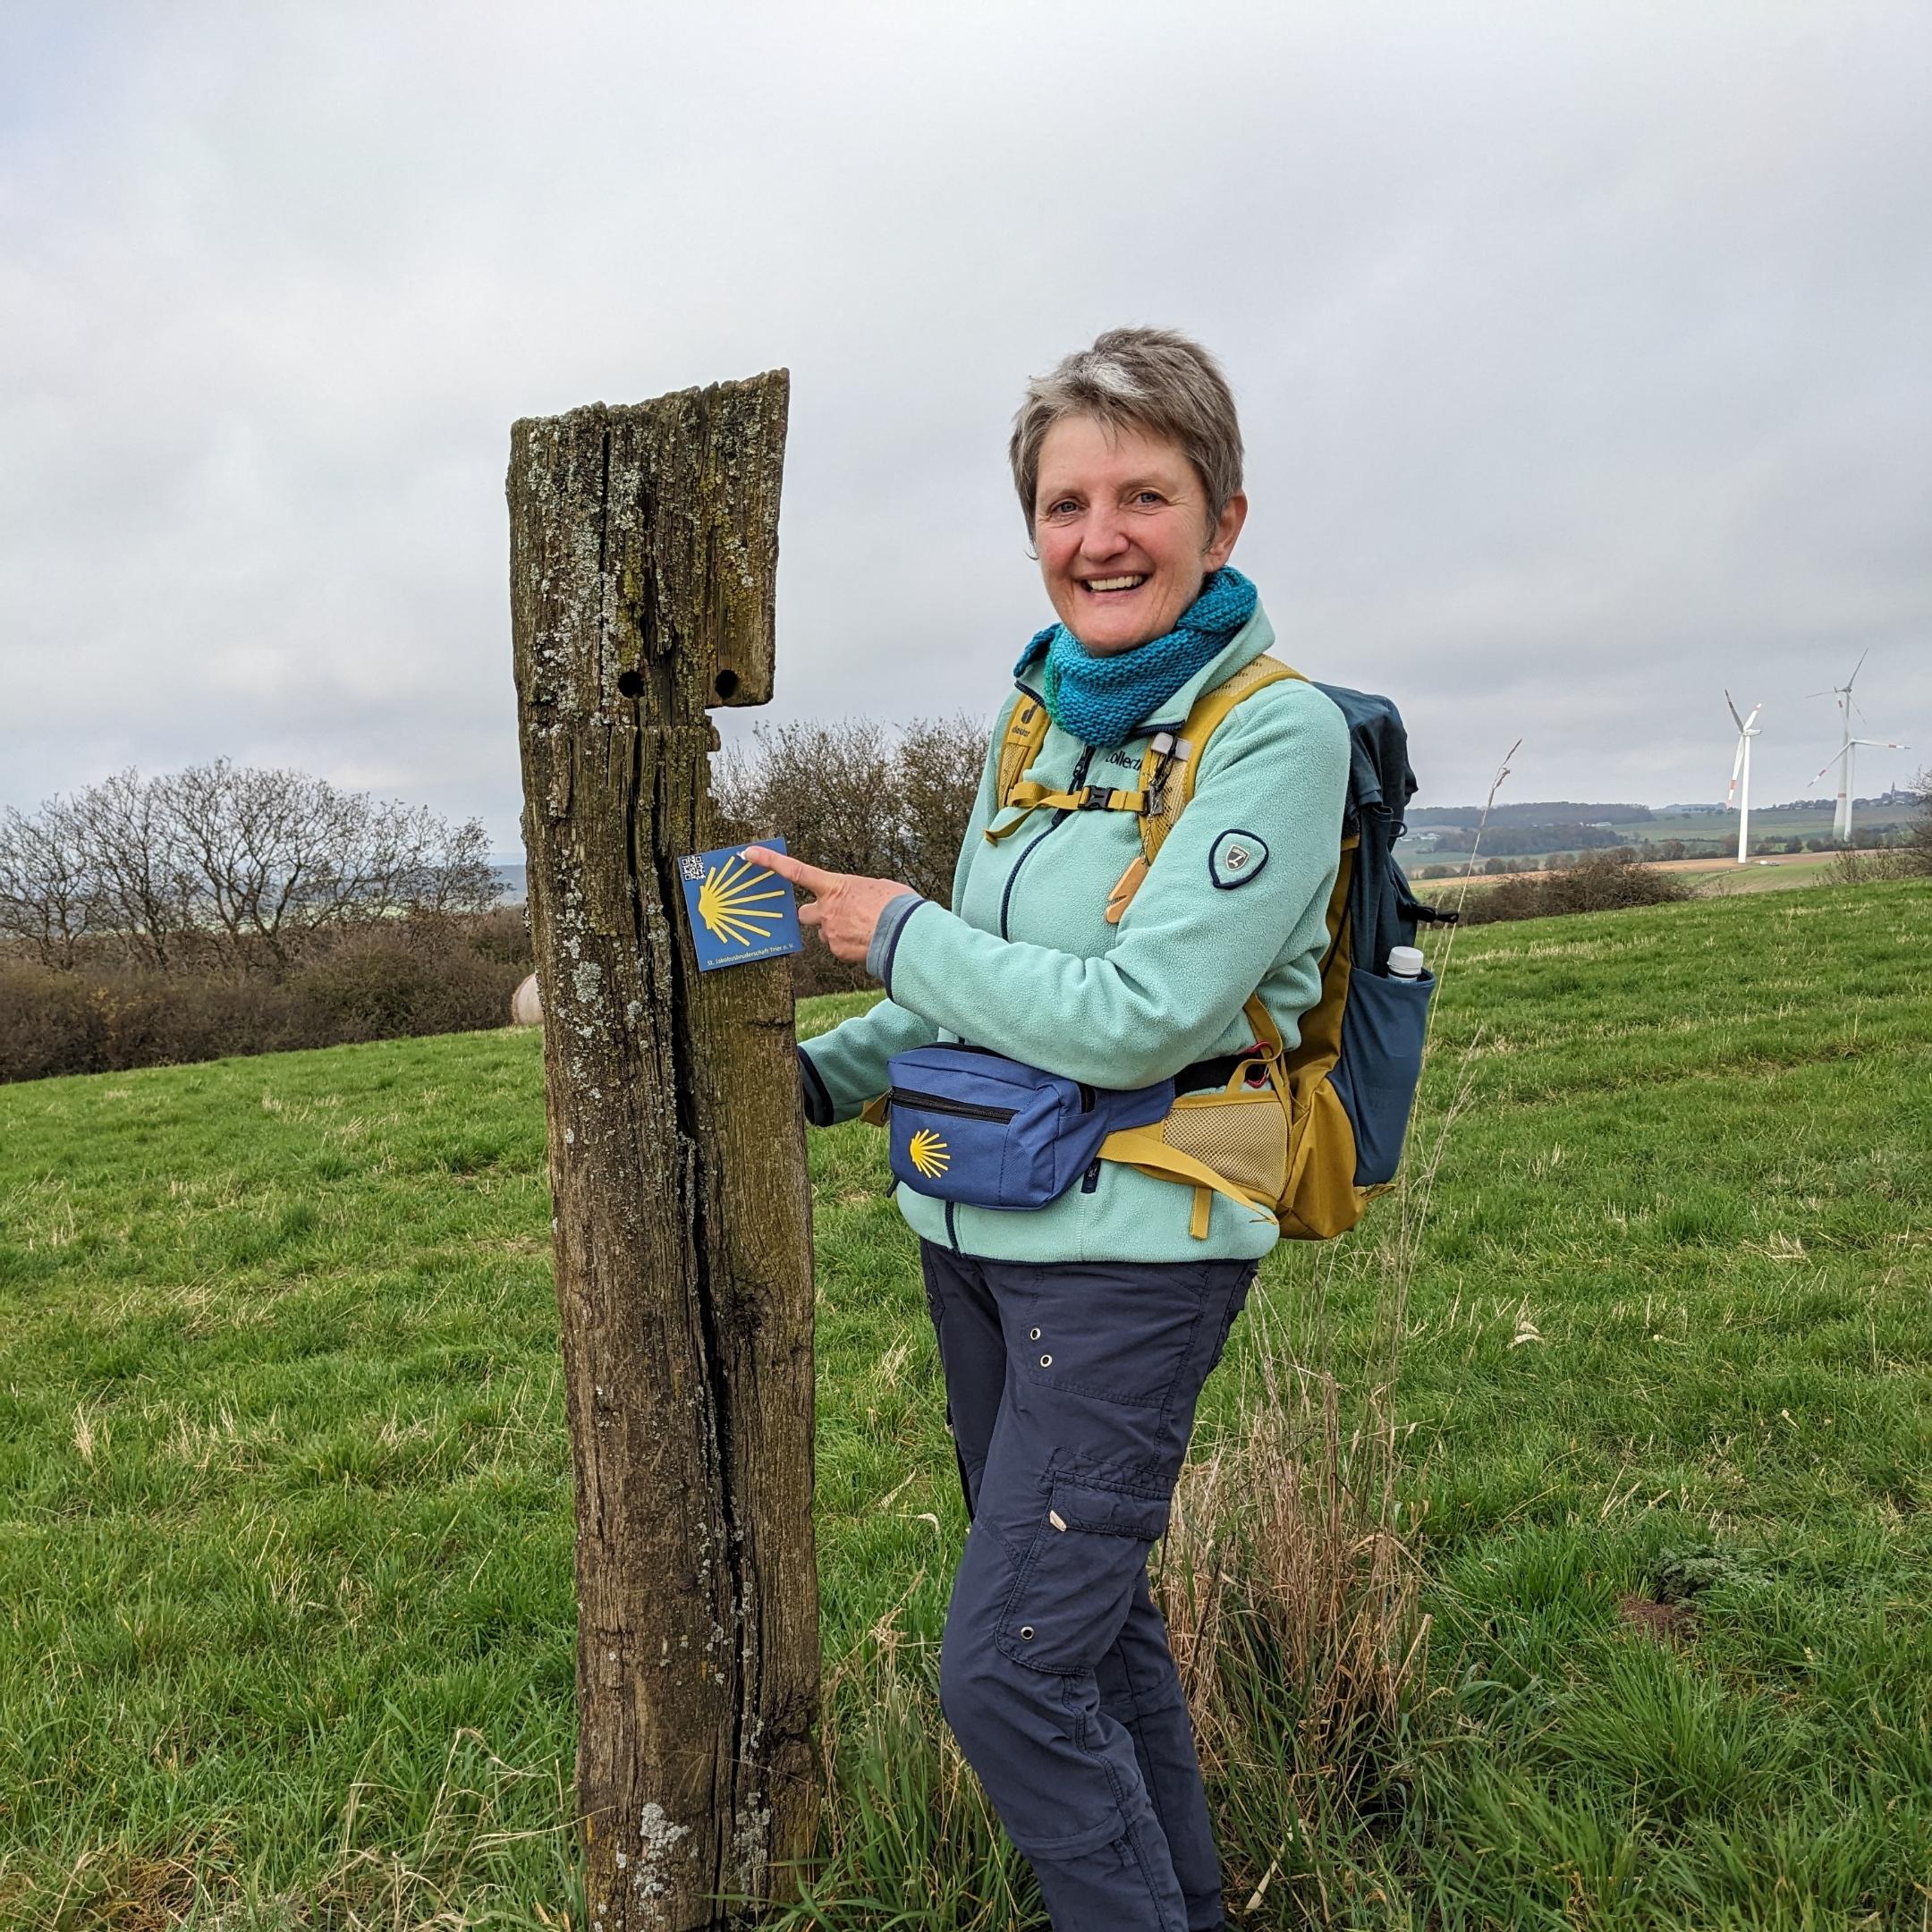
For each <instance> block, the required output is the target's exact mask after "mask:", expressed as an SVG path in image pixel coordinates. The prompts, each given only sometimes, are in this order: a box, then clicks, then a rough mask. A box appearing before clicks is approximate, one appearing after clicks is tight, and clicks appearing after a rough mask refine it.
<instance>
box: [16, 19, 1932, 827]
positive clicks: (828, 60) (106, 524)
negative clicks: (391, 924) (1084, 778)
mask: <svg viewBox="0 0 1932 1932" xmlns="http://www.w3.org/2000/svg"><path fill="white" fill-rule="evenodd" d="M1928 182H1932V7H1928V6H1927V5H1925V4H1922V0H1918V4H1860V0H1828V4H1826V0H1819V4H1779V0H1746V4H1692V5H1686V4H1682V0H1677V4H1669V5H1646V4H1637V0H1614V4H1601V5H1597V4H1560V5H1552V4H1548V0H1538V4H1533V5H1522V6H1504V5H1496V4H1458V5H1448V4H1439V0H1438V4H1428V5H1421V6H1415V7H1404V6H1400V5H1380V6H1377V7H1374V8H1369V7H1365V6H1362V5H1360V4H1354V0H1345V4H1320V5H1315V4H1298V0H1292V4H1279V0H1251V4H1219V5H1216V4H1199V0H1197V4H1189V5H1182V4H1178V0H1167V4H1139V0H1106V4H1085V0H1063V4H1057V5H1055V6H1051V7H1042V6H1039V5H1037V4H1029V5H1012V4H1004V0H990V4H989V0H975V4H973V5H971V6H948V7H944V8H942V7H936V6H929V5H917V4H905V0H899V4H877V5H871V4H797V0H792V4H773V5H750V4H732V0H707V4H703V5H696V4H678V5H649V6H646V5H615V4H611V5H589V4H571V0H559V4H547V5H544V6H532V5H530V4H515V5H509V4H481V0H463V4H426V0H405V4H396V0H388V4H382V5H361V4H349V0H342V4H335V0H330V4H321V0H310V4H289V5H284V6H278V7H273V8H270V7H263V6H260V5H258V4H246V5H242V4H236V5H208V4H195V0H169V4H167V5H166V6H165V7H163V6H155V5H152V4H140V5H127V6H114V5H106V4H92V5H90V4H82V0H6V4H4V6H0V803H11V804H16V805H21V806H30V805H32V804H34V803H36V802H37V801H39V800H40V799H42V798H44V797H46V796H47V795H49V794H51V793H53V792H61V791H66V790H70V789H72V788H73V787H76V786H79V785H81V784H87V783H89V782H90V781H92V780H94V779H97V778H99V777H101V776H103V775H105V774H106V773H107V772H109V771H111V770H113V769H115V768H117V767H122V766H124V765H127V764H135V765H138V766H140V767H142V768H143V769H144V770H156V771H159V770H165V769H169V768H172V767H178V766H180V765H182V764H185V763H188V762H191V761H194V760H199V759H205V758H213V757H216V756H217V755H222V754H226V755H228V756H230V757H233V758H237V759H240V760H243V761H246V762H252V763H275V764H288V765H294V766H299V767H303V768H305V769H307V770H309V771H313V772H318V773H320V774H322V775H326V776H327V777H329V778H331V779H334V780H336V781H338V782H339V783H342V784H350V785H355V786H369V787H373V788H375V789H377V791H379V792H384V793H386V794H393V795H397V796H401V797H403V798H406V799H408V800H410V801H418V802H424V803H428V804H430V805H433V806H435V807H436V808H437V809H441V810H444V811H446V812H449V813H452V814H455V815H459V816H468V815H469V814H470V813H472V812H473V813H477V814H479V815H480V816H481V817H482V818H484V820H485V822H486V824H487V826H488V827H489V830H490V832H491V835H492V837H493V839H494V841H495V843H497V844H498V845H499V846H500V847H503V848H504V849H511V848H513V847H514V846H515V845H516V843H517V833H516V823H517V813H518V804H519V797H518V779H517V760H516V747H515V735H514V701H513V692H512V689H511V682H510V646H509V623H508V602H507V595H506V589H505V569H506V565H505V549H506V538H505V521H504V500H503V474H504V462H505V457H506V453H507V445H508V435H509V425H510V422H511V420H512V419H513V418H514V417H516V416H519V415H526V414H535V413H547V412H550V411H558V410H563V409H567V408H569V407H572V405H574V404H577V403H580V402H590V401H593V400H597V399H599V398H601V399H604V400H606V401H609V402H634V401H638V400H640V399H642V398H644V397H646V396H650V395H655V394H660V393H662V392H664V391H665V390H668V389H674V388H680V387H682V386H687V385H690V384H693V383H702V382H708V381H711V380H714V379H716V378H717V377H732V376H741V375H748V374H750V373H752V372H754V371H756V370H758V369H765V368H768V367H771V366H774V365H776V364H785V365H788V366H789V367H790V369H791V370H792V381H793V407H792V431H791V441H790V447H789V454H788V459H787V471H786V480H785V499H784V522H783V528H782V563H781V569H780V579H779V594H780V618H779V693H780V695H779V700H778V702H777V703H776V704H775V705H774V706H773V707H772V708H770V709H769V710H768V711H767V712H765V713H763V714H749V713H736V714H730V715H728V716H727V720H726V721H727V725H728V728H731V729H742V728H744V727H745V726H747V725H748V724H750V722H752V721H753V720H754V718H756V717H758V716H766V717H769V718H772V719H774V720H775V719H780V718H784V717H796V716H838V715H843V714H846V713H850V712H854V711H869V712H872V713H874V714H875V715H877V716H883V717H886V718H904V717H908V716H913V715H915V714H919V713H932V712H937V711H948V710H953V709H955V708H965V709H969V710H971V711H973V712H976V713H979V714H990V712H991V711H992V709H993V708H994V707H995V706H996V703H997V702H998V699H999V697H1000V695H1001V692H1002V691H1003V690H1004V687H1005V683H1006V679H1007V674H1008V669H1009V666H1010V665H1011V664H1012V662H1013V657H1014V656H1015V655H1016V653H1017V651H1018V648H1019V646H1020V644H1021V641H1023V640H1024V638H1025V637H1026V636H1027V634H1028V633H1029V632H1030V631H1032V630H1033V629H1034V628H1036V627H1037V626H1038V624H1039V623H1043V622H1045V621H1046V620H1047V616H1048V615H1049V614H1050V613H1048V611H1047V605H1046V601H1045V597H1044V594H1043V592H1042V590H1041V589H1040V586H1039V582H1038V576H1037V574H1036V572H1035V570H1034V566H1033V565H1031V564H1030V563H1029V562H1028V560H1027V558H1026V555H1025V554H1024V547H1023V546H1024V532H1023V530H1022V529H1021V523H1020V520H1019V514H1018V510H1017V506H1016V505H1015V504H1014V503H1013V497H1012V492H1011V485H1010V483H1009V481H1008V479H1007V476H1006V473H1005V469H1004V438H1005V434H1006V430H1007V427H1008V423H1009V419H1010V418H1011V415H1012V411H1013V406H1014V404H1015V402H1016V401H1017V399H1018V392H1019V389H1020V386H1021V382H1022V381H1023V380H1024V378H1025V377H1027V376H1028V375H1029V374H1031V373H1034V372H1037V371H1038V370H1041V369H1045V368H1047V367H1048V366H1050V365H1051V364H1052V363H1053V362H1054V361H1055V360H1057V359H1058V357H1059V356H1060V355H1061V354H1063V352H1066V351H1067V350H1069V349H1071V348H1073V347H1076V346H1079V345H1080V344H1082V343H1085V342H1087V341H1089V340H1090V339H1091V338H1092V336H1093V335H1094V334H1095V333H1096V332H1097V331H1098V330H1099V329H1101V328H1103V327H1106V326H1111V325H1114V324H1117V323H1123V322H1156V323H1162V324H1166V325H1170V326H1178V327H1182V328H1185V329H1188V330H1190V331H1191V332H1193V333H1194V334H1196V335H1199V337H1200V338H1201V339H1202V340H1203V341H1204V342H1206V343H1208V345H1209V346H1210V347H1211V348H1213V349H1214V350H1215V351H1216V352H1217V353H1218V354H1219V355H1220V356H1221V357H1222V358H1223V360H1224V362H1225V365H1226V367H1227V369H1228V371H1229V374H1230V376H1231V377H1232V378H1233V383H1234V386H1235V389H1236V393H1237V395H1238V397H1239V399H1240V401H1241V407H1242V419H1243V427H1244V429H1245V432H1246V436H1247V439H1248V446H1249V452H1250V475H1249V484H1250V498H1251V502H1252V509H1251V513H1250V520H1249V523H1248V528H1247V530H1246V533H1245V534H1244V536H1243V538H1242V539H1241V547H1240V550H1239V552H1238V554H1237V557H1236V561H1237V562H1238V563H1241V565H1242V566H1243V567H1244V568H1245V569H1246V570H1247V571H1248V572H1249V573H1250V575H1251V576H1253V577H1254V578H1255V580H1257V582H1258V585H1259V586H1260V589H1261V594H1262V597H1263V600H1264V602H1265V603H1266V605H1267V608H1268V611H1269V613H1270V614H1271V615H1272V616H1273V618H1274V620H1275V626H1276V629H1277V631H1279V632H1280V634H1281V638H1282V645H1281V649H1282V652H1283V654H1284V656H1285V657H1287V658H1288V659H1289V661H1290V662H1292V663H1293V664H1296V665H1299V666H1301V668H1303V669H1304V670H1306V671H1308V672H1309V674H1312V675H1315V676H1318V677H1320V678H1324V679H1327V680H1331V681H1334V682H1343V683H1352V684H1358V685H1362V686H1367V687H1369V688H1373V689H1378V690H1382V691H1387V692H1389V693H1391V694H1392V695H1394V697H1395V698H1396V699H1398V700H1399V701H1400V702H1401V704H1402V708H1403V710H1404V712H1405V714H1406V716H1407V717H1408V720H1409V724H1410V730H1411V742H1412V749H1413V756H1414V761H1415V763H1416V766H1417V767H1418V769H1419V772H1420V774H1421V775H1422V778H1423V792H1422V794H1421V797H1420V799H1419V802H1435V803H1456V802H1461V801H1464V800H1467V799H1469V798H1471V797H1476V798H1479V797H1480V796H1481V794H1482V793H1483V792H1484V791H1485V790H1486V789H1487V783H1488V780H1489V776H1490V775H1491V773H1492V772H1493V770H1494V768H1495V767H1496V761H1497V759H1498V758H1500V756H1501V755H1502V753H1503V752H1504V750H1506V749H1507V747H1508V745H1509V743H1510V741H1512V740H1513V739H1514V738H1516V737H1518V736H1519V735H1520V736H1521V738H1522V739H1523V741H1524V744H1523V749H1522V751H1521V754H1520V756H1519V757H1518V759H1517V761H1516V767H1515V770H1514V773H1513V776H1512V777H1511V779H1510V780H1509V783H1508V786H1507V790H1506V792H1505V794H1504V795H1505V796H1506V797H1510V798H1514V799H1519V800H1527V799H1534V798H1555V797H1563V798H1598V799H1603V798H1616V799H1635V800H1640V801H1647V802H1649V803H1661V802H1663V801H1666V800H1672V799H1682V798H1715V797H1718V796H1721V795H1722V792H1723V788H1724V780H1725V778H1726V777H1727V776H1728V774H1729V770H1730V760H1731V751H1732V742H1733V734H1732V731H1731V727H1730V725H1729V722H1728V719H1727V717H1726V716H1725V713H1724V698H1723V687H1724V685H1726V684H1728V685H1729V686H1730V687H1731V689H1732V691H1733V692H1734V693H1736V695H1737V696H1738V697H1739V698H1740V699H1741V700H1743V701H1745V702H1754V701H1757V700H1759V699H1762V700H1763V701H1764V704H1765V707H1766V709H1765V716H1764V719H1763V724H1764V736H1763V737H1762V738H1761V739H1760V740H1759V741H1758V752H1757V755H1756V764H1755V769H1756V773H1757V776H1758V784H1757V785H1756V787H1755V791H1756V794H1757V797H1758V799H1759V800H1760V801H1765V802H1770V801H1776V800H1782V799H1786V798H1790V797H1793V796H1796V795H1799V794H1801V793H1802V792H1804V791H1805V790H1806V788H1807V785H1808V783H1809V779H1810V776H1811V774H1812V773H1813V772H1814V771H1816V770H1817V768H1818V766H1819V765H1820V764H1821V763H1823V762H1824V759H1825V758H1826V756H1827V755H1828V754H1829V752H1831V751H1832V750H1835V746H1836V730H1837V727H1836V724H1835V714H1834V711H1833V708H1832V705H1831V702H1830V700H1829V699H1828V698H1827V699H1816V698H1811V699H1808V698H1807V697H1806V695H1805V694H1806V693H1808V692H1811V691H1816V690H1818V688H1819V687H1820V686H1823V685H1827V684H1830V683H1833V682H1839V681H1841V680H1842V679H1843V675H1844V674H1845V673H1846V672H1847V671H1848V670H1849V669H1850V668H1851V666H1852V664H1853V662H1854V661H1855V660H1856V659H1857V657H1858V656H1859V654H1860V652H1861V651H1865V650H1867V649H1869V651H1870V659H1869V662H1868V664H1867V665H1866V668H1865V671H1864V674H1863V676H1862V678H1861V679H1860V687H1859V691H1860V698H1861V699H1862V700H1863V701H1864V705H1865V708H1866V714H1867V730H1866V735H1868V736H1871V737H1875V738H1902V739H1905V740H1909V741H1911V743H1912V744H1913V745H1914V747H1915V748H1916V749H1915V750H1914V751H1912V752H1911V753H1900V754H1881V753H1870V754H1867V755H1866V756H1865V759H1864V761H1863V762H1862V763H1861V765H1860V791H1864V792H1870V791H1876V790H1878V789H1880V788H1882V786H1883V785H1884V784H1887V783H1889V782H1893V781H1898V780H1903V779H1904V778H1906V777H1907V776H1908V775H1910V774H1911V771H1912V770H1913V769H1915V768H1916V767H1918V766H1919V765H1920V764H1932V216H1928V205H1932V194H1928Z"/></svg>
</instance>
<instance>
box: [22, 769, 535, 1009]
mask: <svg viewBox="0 0 1932 1932" xmlns="http://www.w3.org/2000/svg"><path fill="white" fill-rule="evenodd" d="M498 891H499V888H498V886H497V884H496V878H495V877H494V874H493V873H492V871H491V869H490V865H489V858H488V852H487V848H486V840H485V836H484V832H483V827H482V826H481V824H480V823H479V821H477V820H476V819H473V818H472V819H470V820H468V821H466V822H465V823H463V824H462V825H460V826H452V825H451V824H450V823H449V822H448V821H446V820H445V819H443V818H438V817H437V816H436V814H435V813H433V812H430V811H427V810H425V809H422V808H420V807H411V806H407V805H402V804H400V803H397V802H394V801H379V800H377V799H374V798H372V797H371V796H370V795H369V793H367V792H342V791H338V790H337V789H336V788H335V786H333V785H331V784H328V782H327V781H326V779H321V778H313V777H309V776H308V775H306V774H304V773H301V772H295V771H284V770H273V769H269V770H261V769H255V768H252V767H246V766H237V765H234V764H233V763H232V762H230V761H229V760H228V759H225V758H220V759H216V761H215V763H213V764H212V765H200V766H191V767H189V768H188V769H187V770H185V771H182V772H177V773H174V774H172V775H167V776H164V777H159V778H143V777H142V776H141V775H140V773H139V772H137V771H133V770H128V771H123V772H117V773H115V774H114V775H113V776H111V777H108V778H105V779H103V780H102V781H101V782H100V783H99V784H95V785H90V786H89V787H88V788H87V789H86V790H85V791H83V792H78V793H76V794H75V795H74V796H73V797H72V799H68V800H60V799H56V800H55V801H51V802H50V803H48V804H47V805H45V806H43V807H42V808H41V809H40V811H39V813H38V815H35V816H33V817H28V816H27V815H24V814H21V813H19V812H10V813H8V814H7V817H6V819H5V821H4V825H0V936H8V937H13V938H18V939H23V940H26V941H27V942H28V943H29V944H30V945H32V946H33V947H34V948H35V949H36V950H37V952H38V953H39V956H40V957H41V958H42V959H44V960H46V961H47V962H49V963H59V964H67V965H72V963H73V962H74V961H75V958H76V956H77V949H78V947H79V945H80V942H81V941H82V939H84V938H90V939H93V940H96V941H97V942H98V943H99V944H100V945H103V946H105V947H106V948H108V949H109V950H111V951H112V952H114V953H118V954H119V955H120V956H122V957H123V959H125V960H127V961H128V962H131V963H133V964H137V965H142V966H148V967H151V968H154V969H156V970H163V971H166V970H174V969H178V968H181V967H183V966H188V965H208V964H213V965H216V966H217V967H218V968H220V969H221V970H224V971H225V972H230V973H236V974H253V973H266V974H267V975H269V976H271V977H279V976H280V975H282V974H284V973H285V972H287V971H288V970H289V969H290V968H291V967H292V965H293V964H295V963H296V962H297V960H298V959H299V958H300V957H301V953H303V952H304V950H305V949H307V948H309V947H310V946H312V945H313V944H314V942H315V941H316V940H317V939H318V938H319V937H326V936H329V935H331V934H335V933H339V932H342V931H344V930H347V929H349V928H352V927H357V926H364V925H368V924H369V923H370V922H372V921H375V920H379V919H388V918H391V917H394V916H395V915H397V914H400V913H403V912H420V911H435V912H442V913H462V912H481V911H487V910H488V909H489V908H490V907H491V906H493V905H494V904H495V903H496V897H497V894H498Z"/></svg>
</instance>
